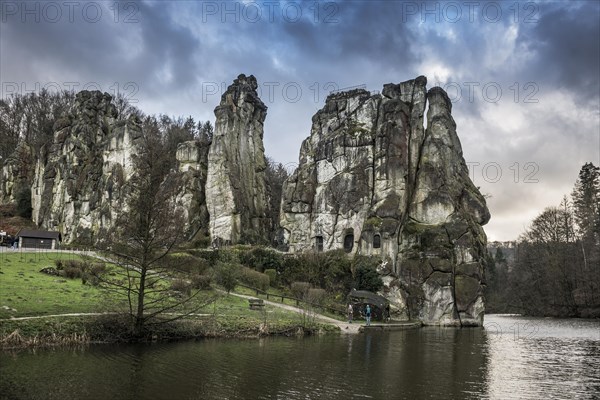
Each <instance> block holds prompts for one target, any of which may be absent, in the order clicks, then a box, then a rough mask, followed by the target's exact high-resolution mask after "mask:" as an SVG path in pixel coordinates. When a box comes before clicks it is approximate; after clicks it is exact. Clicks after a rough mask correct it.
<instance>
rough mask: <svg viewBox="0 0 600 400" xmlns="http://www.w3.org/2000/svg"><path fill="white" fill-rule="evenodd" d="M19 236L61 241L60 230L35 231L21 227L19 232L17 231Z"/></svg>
mask: <svg viewBox="0 0 600 400" xmlns="http://www.w3.org/2000/svg"><path fill="white" fill-rule="evenodd" d="M17 236H18V237H28V238H35V239H55V240H57V241H59V242H60V240H61V236H60V232H57V231H35V230H30V229H21V230H20V231H19V233H17Z"/></svg>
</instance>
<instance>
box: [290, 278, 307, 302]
mask: <svg viewBox="0 0 600 400" xmlns="http://www.w3.org/2000/svg"><path fill="white" fill-rule="evenodd" d="M308 289H310V283H308V282H292V285H291V290H292V294H293V295H294V297H296V298H297V299H302V298H304V295H305V294H306V293H308Z"/></svg>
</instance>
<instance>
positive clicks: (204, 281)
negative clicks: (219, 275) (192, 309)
mask: <svg viewBox="0 0 600 400" xmlns="http://www.w3.org/2000/svg"><path fill="white" fill-rule="evenodd" d="M211 283H212V277H211V276H210V275H208V274H205V275H193V276H192V287H193V288H194V289H200V290H210V288H211V286H210V284H211Z"/></svg>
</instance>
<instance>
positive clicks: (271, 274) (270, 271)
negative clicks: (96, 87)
mask: <svg viewBox="0 0 600 400" xmlns="http://www.w3.org/2000/svg"><path fill="white" fill-rule="evenodd" d="M265 275H267V276H268V277H269V283H270V284H271V286H273V287H275V285H276V283H277V271H276V270H274V269H265Z"/></svg>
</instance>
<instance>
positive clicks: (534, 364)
mask: <svg viewBox="0 0 600 400" xmlns="http://www.w3.org/2000/svg"><path fill="white" fill-rule="evenodd" d="M0 357H1V358H0V398H7V399H13V398H14V399H61V400H64V399H78V400H79V399H103V400H104V399H303V400H306V399H441V398H444V399H470V398H477V399H479V398H483V399H599V398H600V321H590V320H579V319H563V320H558V319H534V318H521V317H516V316H500V315H490V316H487V317H486V322H485V327H484V329H481V328H475V329H462V330H461V329H444V328H423V329H419V330H411V331H401V332H381V333H380V332H378V333H365V334H360V335H340V336H335V335H331V336H322V337H309V338H266V339H260V340H242V341H238V340H203V341H195V342H184V343H168V344H155V345H97V346H90V347H88V348H86V349H84V350H81V349H80V350H73V349H70V350H64V349H63V350H37V351H35V352H33V351H21V352H16V353H10V352H5V353H0Z"/></svg>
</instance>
